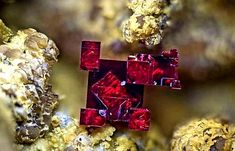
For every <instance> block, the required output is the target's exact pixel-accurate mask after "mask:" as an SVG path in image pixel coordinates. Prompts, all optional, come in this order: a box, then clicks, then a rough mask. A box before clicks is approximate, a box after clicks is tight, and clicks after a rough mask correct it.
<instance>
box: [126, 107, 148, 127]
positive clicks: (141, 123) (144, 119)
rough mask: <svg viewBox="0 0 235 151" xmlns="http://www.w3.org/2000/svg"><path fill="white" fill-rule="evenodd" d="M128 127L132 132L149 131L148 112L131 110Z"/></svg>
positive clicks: (136, 109) (139, 109) (138, 109)
mask: <svg viewBox="0 0 235 151" xmlns="http://www.w3.org/2000/svg"><path fill="white" fill-rule="evenodd" d="M130 115H131V116H130V119H129V122H128V127H129V128H130V129H133V130H139V131H145V130H148V129H149V125H150V112H149V110H148V109H144V108H131V110H130Z"/></svg>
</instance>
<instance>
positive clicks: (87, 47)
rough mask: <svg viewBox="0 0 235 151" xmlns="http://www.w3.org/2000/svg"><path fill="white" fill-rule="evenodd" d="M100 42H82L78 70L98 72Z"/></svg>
mask: <svg viewBox="0 0 235 151" xmlns="http://www.w3.org/2000/svg"><path fill="white" fill-rule="evenodd" d="M99 59H100V42H95V41H82V46H81V63H80V68H81V69H83V70H88V71H97V70H99Z"/></svg>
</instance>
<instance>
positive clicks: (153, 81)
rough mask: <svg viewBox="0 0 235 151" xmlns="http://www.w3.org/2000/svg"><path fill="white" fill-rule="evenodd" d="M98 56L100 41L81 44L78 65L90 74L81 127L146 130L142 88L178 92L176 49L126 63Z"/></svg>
mask: <svg viewBox="0 0 235 151" xmlns="http://www.w3.org/2000/svg"><path fill="white" fill-rule="evenodd" d="M99 53H100V43H99V42H92V41H84V42H82V50H81V65H80V66H81V68H82V69H84V70H88V71H89V78H88V93H87V104H86V109H81V114H80V124H81V125H86V126H92V127H101V126H103V125H105V123H107V122H108V123H111V124H115V123H120V122H123V123H125V124H126V125H128V127H129V128H130V129H132V130H139V131H146V130H148V129H149V125H150V112H149V110H148V109H145V108H143V90H144V85H160V86H168V87H171V88H174V89H180V87H181V86H180V81H179V80H178V74H177V71H176V67H177V66H178V52H177V50H176V49H173V50H170V51H163V52H162V55H161V56H154V55H149V54H137V55H131V56H129V57H128V61H127V62H126V61H115V60H104V59H100V58H99V57H100V54H99Z"/></svg>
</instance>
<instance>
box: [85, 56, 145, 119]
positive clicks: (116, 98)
mask: <svg viewBox="0 0 235 151" xmlns="http://www.w3.org/2000/svg"><path fill="white" fill-rule="evenodd" d="M120 71H122V72H120ZM125 75H126V62H125V61H115V60H104V59H100V70H99V72H90V73H89V79H88V96H87V108H96V109H104V110H107V117H106V120H108V121H109V122H120V121H123V122H127V121H128V117H129V109H130V108H131V107H141V106H142V104H143V90H144V89H143V86H140V85H129V84H123V81H125V77H126V76H125Z"/></svg>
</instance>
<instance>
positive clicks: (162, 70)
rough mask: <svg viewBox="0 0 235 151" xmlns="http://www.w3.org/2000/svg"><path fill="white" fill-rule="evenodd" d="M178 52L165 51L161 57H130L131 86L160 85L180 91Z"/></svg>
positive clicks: (128, 76)
mask: <svg viewBox="0 0 235 151" xmlns="http://www.w3.org/2000/svg"><path fill="white" fill-rule="evenodd" d="M177 66H178V51H177V50H176V49H172V50H170V51H163V52H162V55H161V56H154V55H150V54H137V55H130V56H129V57H128V62H127V82H128V83H130V84H143V85H160V86H168V87H171V88H172V89H180V87H181V86H180V81H179V80H178V73H177V71H176V67H177Z"/></svg>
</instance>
